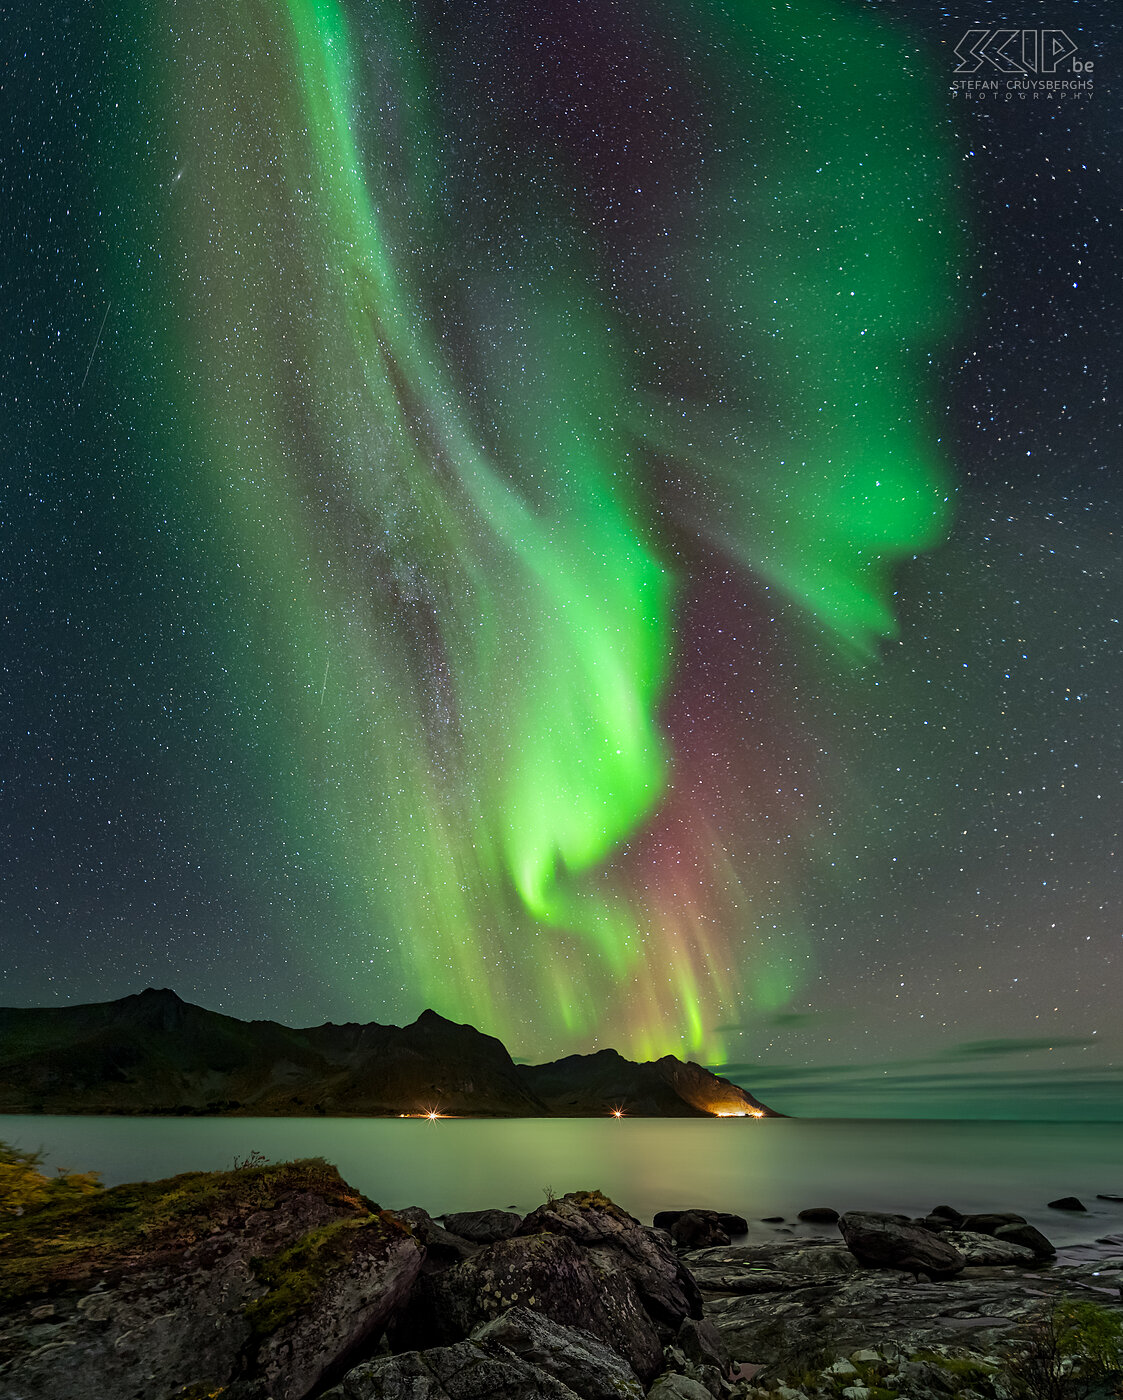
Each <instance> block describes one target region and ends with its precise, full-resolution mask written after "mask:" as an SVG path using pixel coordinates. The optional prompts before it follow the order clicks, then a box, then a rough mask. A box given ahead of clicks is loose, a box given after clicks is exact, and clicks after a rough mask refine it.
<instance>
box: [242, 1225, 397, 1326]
mask: <svg viewBox="0 0 1123 1400" xmlns="http://www.w3.org/2000/svg"><path fill="white" fill-rule="evenodd" d="M372 1231H373V1232H376V1233H377V1234H378V1235H379V1236H380V1237H382V1238H388V1237H390V1236H393V1235H411V1234H412V1233H413V1232H412V1231H411V1230H409V1229H407V1228H406V1226H404V1225H403V1224H402V1223H401V1222H400V1221H399V1220H396V1219H395V1218H394V1217H393V1216H392V1215H389V1214H387V1212H385V1211H381V1212H379V1213H378V1214H377V1215H368V1216H366V1217H364V1218H362V1219H358V1220H335V1221H332V1223H331V1224H330V1225H323V1226H321V1227H320V1229H318V1230H311V1231H309V1233H308V1234H307V1235H305V1236H303V1238H302V1239H299V1240H297V1242H296V1243H295V1244H294V1245H292V1246H291V1247H290V1248H288V1249H285V1250H282V1251H281V1253H280V1254H276V1255H274V1256H273V1258H272V1259H265V1260H254V1261H253V1270H254V1274H255V1276H256V1277H257V1278H258V1279H260V1280H261V1282H262V1283H264V1284H265V1285H266V1287H267V1288H268V1290H269V1291H268V1292H267V1293H265V1294H263V1295H262V1296H261V1297H260V1298H256V1299H255V1300H254V1301H253V1302H252V1303H250V1304H249V1305H248V1306H247V1308H246V1320H247V1321H248V1322H249V1324H250V1326H251V1327H252V1328H253V1331H254V1333H255V1334H256V1335H257V1336H259V1337H267V1336H269V1335H270V1334H271V1333H273V1332H275V1331H276V1330H277V1328H278V1327H280V1326H282V1325H283V1324H284V1323H286V1322H288V1321H289V1319H290V1318H292V1317H295V1316H296V1315H297V1313H299V1312H300V1311H301V1310H302V1309H303V1308H304V1307H305V1306H306V1305H307V1304H308V1303H310V1302H311V1301H312V1299H313V1298H314V1297H315V1295H316V1293H317V1291H318V1290H319V1288H320V1285H321V1284H322V1283H323V1282H324V1280H325V1279H326V1278H327V1277H328V1276H329V1275H330V1274H332V1273H334V1272H335V1271H336V1269H338V1268H339V1267H340V1266H341V1265H344V1264H346V1263H347V1262H348V1261H349V1260H350V1258H351V1256H352V1254H353V1253H354V1250H355V1247H356V1245H357V1243H358V1242H359V1238H360V1232H361V1233H362V1235H363V1236H364V1237H369V1235H370V1233H371V1232H372Z"/></svg>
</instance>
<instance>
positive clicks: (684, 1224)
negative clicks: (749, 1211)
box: [671, 1210, 729, 1249]
mask: <svg viewBox="0 0 1123 1400" xmlns="http://www.w3.org/2000/svg"><path fill="white" fill-rule="evenodd" d="M671 1239H673V1240H674V1242H675V1244H677V1245H681V1246H682V1247H683V1249H705V1248H707V1247H708V1246H710V1245H715V1244H728V1243H729V1236H728V1235H727V1234H726V1232H725V1231H724V1230H723V1229H722V1228H721V1224H720V1223H719V1221H718V1219H717V1216H716V1215H712V1214H711V1213H710V1212H709V1211H706V1212H702V1211H700V1210H688V1211H686V1212H685V1213H684V1214H682V1215H680V1216H679V1218H678V1219H677V1220H676V1221H675V1222H674V1224H673V1225H672V1226H671Z"/></svg>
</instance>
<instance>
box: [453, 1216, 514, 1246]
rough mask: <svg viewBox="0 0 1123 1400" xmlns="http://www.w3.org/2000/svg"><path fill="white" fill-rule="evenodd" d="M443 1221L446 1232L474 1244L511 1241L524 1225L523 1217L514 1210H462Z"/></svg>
mask: <svg viewBox="0 0 1123 1400" xmlns="http://www.w3.org/2000/svg"><path fill="white" fill-rule="evenodd" d="M441 1219H442V1221H443V1222H444V1227H445V1229H446V1230H450V1231H451V1232H452V1233H453V1234H454V1235H459V1236H460V1238H461V1239H462V1240H471V1241H472V1243H473V1244H494V1243H495V1242H496V1240H509V1239H510V1238H511V1236H512V1235H513V1234H515V1233H516V1232H517V1231H518V1228H519V1226H520V1225H521V1224H522V1223H523V1218H522V1216H521V1215H519V1214H518V1212H517V1211H513V1210H462V1211H457V1212H456V1213H455V1214H453V1215H443V1216H441Z"/></svg>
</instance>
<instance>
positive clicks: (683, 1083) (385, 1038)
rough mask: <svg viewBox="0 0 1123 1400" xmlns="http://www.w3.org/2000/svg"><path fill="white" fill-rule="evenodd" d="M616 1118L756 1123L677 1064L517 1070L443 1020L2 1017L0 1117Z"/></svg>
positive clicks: (607, 1060)
mask: <svg viewBox="0 0 1123 1400" xmlns="http://www.w3.org/2000/svg"><path fill="white" fill-rule="evenodd" d="M616 1107H620V1108H622V1109H623V1110H624V1111H625V1112H626V1113H628V1114H635V1115H649V1116H657V1117H662V1116H675V1117H681V1116H698V1115H701V1114H711V1113H730V1112H739V1111H744V1112H752V1111H754V1110H761V1109H762V1106H761V1105H759V1104H757V1102H756V1100H755V1099H753V1098H752V1097H751V1096H750V1095H748V1094H746V1093H744V1091H743V1090H741V1089H738V1088H737V1087H736V1085H733V1084H730V1083H729V1082H728V1081H727V1080H724V1079H718V1078H717V1077H716V1076H715V1075H712V1074H710V1073H709V1072H708V1071H707V1070H704V1069H702V1068H701V1066H699V1065H695V1064H683V1063H682V1062H681V1061H679V1060H676V1059H674V1058H673V1057H671V1056H666V1057H664V1058H663V1059H662V1060H657V1061H655V1062H654V1063H652V1064H634V1063H632V1062H631V1061H629V1060H625V1059H623V1058H622V1057H621V1056H619V1055H617V1054H616V1052H615V1051H614V1050H602V1051H601V1052H600V1053H599V1054H597V1055H573V1056H570V1057H569V1059H568V1060H558V1061H555V1063H553V1064H550V1065H539V1066H529V1065H515V1064H514V1062H513V1061H512V1059H511V1057H510V1055H509V1054H508V1053H507V1051H506V1049H505V1048H504V1047H503V1045H502V1044H501V1043H500V1042H499V1041H498V1040H496V1039H495V1038H494V1037H493V1036H489V1035H483V1034H481V1032H479V1031H477V1030H476V1029H475V1028H474V1027H472V1026H462V1025H457V1024H456V1023H455V1022H453V1021H446V1020H445V1018H444V1017H443V1016H438V1015H437V1013H436V1012H435V1011H424V1012H422V1014H421V1015H420V1016H419V1017H418V1018H417V1020H416V1021H414V1022H413V1024H412V1025H408V1026H381V1025H378V1024H377V1023H374V1022H372V1023H370V1024H369V1025H359V1024H356V1023H354V1022H350V1023H348V1024H346V1025H341V1026H337V1025H334V1024H332V1023H331V1022H329V1023H327V1024H326V1025H323V1026H312V1027H308V1028H306V1029H303V1030H296V1029H293V1028H291V1027H289V1026H282V1025H280V1024H279V1023H278V1022H276V1021H239V1020H238V1019H237V1018H236V1017H233V1016H223V1015H220V1014H219V1013H218V1012H215V1011H207V1010H205V1009H204V1008H203V1007H201V1006H194V1005H193V1004H192V1003H190V1002H186V1001H182V1000H181V999H180V998H179V997H178V996H177V995H176V994H175V992H172V991H169V990H168V989H167V988H165V989H163V990H162V991H156V990H154V989H153V988H151V987H150V988H149V989H148V990H147V991H144V992H140V993H139V994H138V995H135V996H127V997H122V998H121V999H120V1000H118V1001H107V1002H99V1003H95V1004H92V1005H89V1006H72V1007H57V1008H44V1009H37V1008H20V1007H0V1113H124V1114H146V1113H148V1114H159V1113H168V1114H182V1113H220V1114H246V1115H256V1114H261V1115H289V1114H291V1115H301V1114H325V1115H332V1116H362V1117H367V1116H379V1115H388V1114H402V1113H407V1114H414V1113H427V1112H430V1111H436V1112H441V1113H447V1114H457V1115H465V1116H475V1117H502V1118H517V1117H555V1116H588V1115H599V1114H602V1113H608V1112H611V1111H612V1109H614V1108H616ZM763 1112H765V1113H768V1112H769V1110H767V1109H763Z"/></svg>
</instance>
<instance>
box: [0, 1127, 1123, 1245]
mask: <svg viewBox="0 0 1123 1400" xmlns="http://www.w3.org/2000/svg"><path fill="white" fill-rule="evenodd" d="M0 1140H4V1141H8V1142H14V1143H16V1144H17V1145H19V1146H21V1147H32V1148H35V1147H43V1148H45V1149H46V1151H47V1153H48V1160H49V1164H50V1166H51V1167H54V1166H66V1167H72V1168H75V1169H81V1170H90V1169H93V1170H97V1171H100V1172H101V1173H102V1175H103V1178H104V1180H105V1182H106V1184H107V1185H115V1184H117V1183H118V1182H121V1181H131V1180H133V1181H135V1180H138V1179H142V1178H147V1179H150V1180H151V1179H155V1178H158V1177H161V1176H171V1175H174V1174H175V1173H176V1172H183V1171H198V1170H212V1169H215V1168H227V1167H230V1166H231V1165H232V1164H233V1162H234V1159H235V1158H236V1157H238V1158H242V1157H246V1156H248V1155H249V1153H251V1152H260V1153H263V1154H264V1155H265V1156H266V1157H268V1158H270V1159H272V1160H283V1159H285V1158H291V1157H326V1158H327V1159H328V1161H330V1162H334V1163H335V1164H336V1165H337V1166H338V1167H339V1169H340V1171H341V1172H342V1174H343V1175H344V1177H346V1179H347V1180H348V1181H350V1182H351V1183H352V1184H353V1185H354V1186H356V1187H358V1189H359V1190H361V1191H363V1192H364V1193H365V1194H366V1195H368V1196H370V1197H372V1198H373V1199H374V1200H376V1201H378V1202H379V1204H381V1205H383V1206H387V1207H390V1208H394V1207H402V1206H407V1205H422V1206H424V1207H425V1208H426V1209H427V1210H429V1211H430V1212H431V1213H432V1214H439V1213H442V1212H444V1211H452V1210H475V1209H480V1208H482V1207H485V1206H512V1207H514V1208H515V1209H518V1210H523V1211H525V1210H531V1209H533V1208H534V1207H535V1206H537V1205H540V1204H541V1203H542V1201H543V1199H544V1196H545V1192H546V1190H547V1188H549V1189H550V1190H552V1191H553V1192H554V1193H555V1194H557V1195H561V1194H563V1193H564V1192H566V1191H573V1190H578V1189H582V1188H589V1187H596V1188H598V1189H600V1190H602V1191H604V1192H605V1194H606V1195H608V1196H611V1197H612V1198H613V1199H614V1200H616V1201H618V1202H619V1203H620V1204H621V1205H622V1206H624V1207H626V1208H627V1209H628V1210H630V1211H631V1212H632V1213H633V1214H635V1215H637V1216H639V1217H640V1219H642V1220H647V1221H650V1219H651V1217H652V1215H653V1214H654V1212H655V1211H657V1210H668V1209H676V1208H683V1207H687V1206H709V1207H712V1208H714V1209H719V1210H728V1211H736V1212H737V1213H738V1214H741V1215H744V1216H746V1217H747V1218H748V1219H750V1220H752V1221H757V1220H759V1219H760V1217H762V1216H767V1215H784V1216H788V1217H789V1218H790V1217H792V1216H794V1215H795V1213H796V1212H797V1211H799V1210H801V1209H803V1208H804V1207H807V1206H818V1205H828V1206H833V1207H834V1208H835V1209H836V1210H839V1211H843V1210H852V1209H862V1208H864V1209H872V1210H901V1211H905V1212H907V1213H909V1214H919V1213H923V1212H926V1211H927V1210H929V1209H931V1207H932V1206H935V1205H939V1204H942V1203H947V1204H949V1205H953V1206H957V1207H958V1208H959V1209H961V1210H964V1211H970V1210H986V1209H990V1210H999V1209H1001V1210H1015V1211H1019V1212H1020V1213H1021V1214H1023V1215H1025V1216H1026V1217H1027V1219H1029V1220H1031V1221H1032V1222H1033V1223H1034V1224H1036V1225H1038V1226H1039V1227H1040V1228H1041V1229H1043V1230H1044V1231H1045V1232H1046V1234H1048V1235H1049V1237H1050V1238H1051V1239H1052V1240H1054V1241H1055V1242H1057V1243H1065V1242H1073V1241H1078V1240H1087V1239H1091V1238H1093V1237H1095V1236H1096V1235H1102V1234H1105V1233H1109V1232H1117V1231H1119V1230H1120V1229H1123V1203H1119V1202H1108V1201H1097V1200H1096V1194H1097V1192H1110V1193H1116V1194H1123V1123H1088V1124H1080V1123H1076V1124H1074V1123H1065V1124H1060V1123H1010V1122H995V1123H987V1122H978V1121H972V1122H948V1121H936V1122H907V1121H901V1120H892V1119H876V1120H851V1119H766V1120H764V1121H756V1120H753V1119H740V1118H731V1119H686V1120H668V1119H639V1118H635V1119H628V1118H622V1119H614V1118H605V1119H585V1118H576V1119H547V1120H543V1119H525V1118H524V1119H514V1120H494V1119H492V1120H488V1121H483V1122H481V1121H477V1120H468V1119H448V1118H446V1119H441V1120H439V1121H437V1122H428V1121H426V1120H425V1119H398V1118H389V1119H385V1118H95V1117H55V1116H48V1115H43V1116H35V1117H16V1116H8V1117H4V1116H0ZM1069 1195H1074V1196H1077V1197H1079V1198H1080V1199H1081V1200H1082V1201H1083V1202H1084V1203H1085V1205H1087V1206H1088V1208H1089V1214H1088V1215H1086V1216H1070V1215H1067V1214H1063V1213H1061V1212H1058V1211H1051V1210H1048V1209H1047V1208H1046V1202H1048V1201H1051V1200H1054V1199H1055V1198H1057V1197H1059V1196H1069ZM760 1228H761V1230H762V1231H764V1230H765V1229H766V1228H767V1227H760ZM798 1228H799V1230H800V1232H801V1233H803V1232H807V1233H815V1232H814V1231H812V1230H811V1229H810V1227H806V1226H800V1227H798ZM821 1228H822V1227H820V1230H821Z"/></svg>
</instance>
